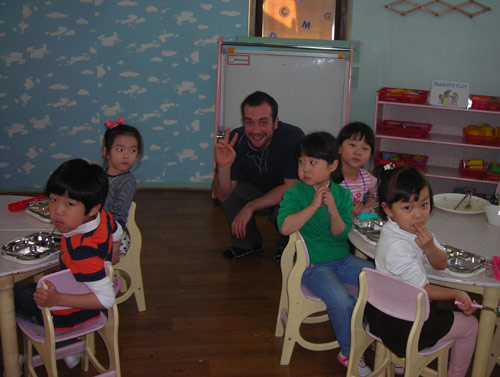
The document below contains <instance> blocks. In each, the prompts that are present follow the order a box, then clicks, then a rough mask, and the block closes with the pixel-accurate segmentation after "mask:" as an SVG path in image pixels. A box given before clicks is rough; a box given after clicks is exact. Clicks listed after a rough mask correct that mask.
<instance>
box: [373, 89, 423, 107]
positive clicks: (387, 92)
mask: <svg viewBox="0 0 500 377" xmlns="http://www.w3.org/2000/svg"><path fill="white" fill-rule="evenodd" d="M428 97H429V91H428V90H418V89H404V88H382V89H380V90H379V91H378V99H379V100H380V101H389V102H405V103H418V104H424V103H426V102H427V98H428Z"/></svg>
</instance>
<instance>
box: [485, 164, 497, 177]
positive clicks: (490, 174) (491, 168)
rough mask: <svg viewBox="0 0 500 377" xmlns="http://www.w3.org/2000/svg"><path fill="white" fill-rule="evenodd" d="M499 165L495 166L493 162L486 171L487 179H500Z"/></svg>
mask: <svg viewBox="0 0 500 377" xmlns="http://www.w3.org/2000/svg"><path fill="white" fill-rule="evenodd" d="M498 170H499V167H498V165H495V166H493V163H491V164H490V165H489V166H488V170H487V171H486V179H487V180H488V181H500V171H498Z"/></svg>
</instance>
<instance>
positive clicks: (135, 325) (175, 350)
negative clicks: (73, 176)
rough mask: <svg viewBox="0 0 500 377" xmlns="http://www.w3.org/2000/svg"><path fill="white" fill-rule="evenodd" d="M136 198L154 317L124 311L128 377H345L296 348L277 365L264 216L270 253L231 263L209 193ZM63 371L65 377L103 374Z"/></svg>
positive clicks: (323, 332)
mask: <svg viewBox="0 0 500 377" xmlns="http://www.w3.org/2000/svg"><path fill="white" fill-rule="evenodd" d="M135 201H136V203H137V213H136V221H137V224H138V226H139V228H140V229H141V232H142V235H143V249H142V269H143V275H144V287H145V294H146V303H147V311H146V312H143V313H139V312H137V306H136V304H135V300H134V299H129V300H128V301H126V302H125V303H123V304H120V305H119V313H120V359H121V368H122V375H123V376H124V377H144V376H169V377H170V376H175V377H250V376H252V377H258V376H262V377H285V376H288V377H295V376H301V377H302V376H304V377H307V376H311V377H312V376H332V377H333V376H335V377H337V376H339V377H340V376H345V373H346V369H345V368H344V367H342V366H341V365H340V364H339V363H338V362H337V360H336V354H337V351H323V352H314V351H309V350H305V349H303V348H301V347H300V346H297V345H296V346H295V349H294V352H293V355H292V360H291V363H290V365H289V366H281V365H280V364H279V361H280V354H281V339H280V338H276V337H275V336H274V328H275V324H276V314H277V312H276V311H277V307H278V300H279V295H280V289H281V272H280V269H279V265H278V264H277V263H276V262H274V260H273V257H274V253H275V242H276V241H277V240H278V234H277V232H276V231H275V230H274V229H273V227H272V226H271V225H270V224H269V223H268V221H267V218H264V217H259V218H258V224H259V227H260V229H263V236H264V251H263V252H262V253H259V254H253V255H249V256H246V257H243V258H241V259H235V260H227V259H224V258H223V257H222V250H223V249H224V248H225V247H227V246H228V245H229V230H228V225H227V222H226V219H225V217H224V215H223V213H222V210H221V209H220V208H219V207H218V206H216V205H215V204H214V202H213V201H212V199H211V198H210V193H209V192H207V191H191V190H140V191H138V192H137V193H136V196H135ZM310 326H316V327H315V328H311V327H310ZM304 331H305V334H308V335H309V336H311V337H312V338H314V339H324V340H327V339H329V338H331V337H333V332H332V330H331V327H330V326H329V324H328V323H327V324H322V325H309V326H307V328H305V329H304ZM98 348H99V350H100V351H99V353H103V352H104V351H103V350H102V347H100V345H98ZM368 352H369V354H368V355H367V361H368V363H369V364H370V363H371V362H372V361H373V355H372V352H371V351H368ZM58 365H59V375H60V376H62V377H66V376H74V377H81V376H92V375H94V374H93V373H95V371H93V372H92V371H91V372H88V373H84V372H83V371H81V369H80V368H79V367H76V368H75V369H73V370H68V369H67V368H66V366H65V365H64V363H63V362H62V361H60V362H59V363H58ZM497 371H500V368H499V367H497V369H496V370H495V372H497ZM44 373H45V371H44V370H43V368H39V375H40V376H44V375H45V374H44Z"/></svg>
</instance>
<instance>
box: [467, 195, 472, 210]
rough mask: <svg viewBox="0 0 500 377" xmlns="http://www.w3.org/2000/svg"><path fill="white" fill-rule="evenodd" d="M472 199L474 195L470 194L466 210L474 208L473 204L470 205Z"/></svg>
mask: <svg viewBox="0 0 500 377" xmlns="http://www.w3.org/2000/svg"><path fill="white" fill-rule="evenodd" d="M471 199H472V193H469V201H468V202H467V204H466V205H465V208H466V209H469V208H472V206H471V204H470V200H471Z"/></svg>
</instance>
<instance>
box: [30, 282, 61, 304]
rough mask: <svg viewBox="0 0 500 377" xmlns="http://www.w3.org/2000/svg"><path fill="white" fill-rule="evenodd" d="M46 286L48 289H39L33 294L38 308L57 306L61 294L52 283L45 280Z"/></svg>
mask: <svg viewBox="0 0 500 377" xmlns="http://www.w3.org/2000/svg"><path fill="white" fill-rule="evenodd" d="M45 285H47V289H43V288H38V289H37V290H36V291H35V293H34V294H33V300H34V301H35V303H36V304H37V305H38V306H44V307H47V306H55V305H57V302H58V296H59V293H57V291H56V288H55V287H54V285H53V284H52V283H51V282H50V281H48V280H45Z"/></svg>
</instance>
